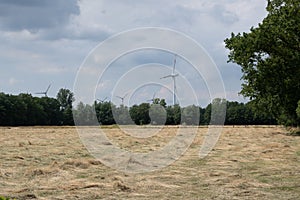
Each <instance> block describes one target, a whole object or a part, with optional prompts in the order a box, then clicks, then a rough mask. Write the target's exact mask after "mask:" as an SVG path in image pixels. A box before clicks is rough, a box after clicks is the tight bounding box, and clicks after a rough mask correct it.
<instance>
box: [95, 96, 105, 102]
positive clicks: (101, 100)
mask: <svg viewBox="0 0 300 200" xmlns="http://www.w3.org/2000/svg"><path fill="white" fill-rule="evenodd" d="M106 99H107V97H105V98H104V99H97V100H98V101H99V102H100V103H103V102H105V100H106Z"/></svg>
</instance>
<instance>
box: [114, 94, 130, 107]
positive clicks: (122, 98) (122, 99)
mask: <svg viewBox="0 0 300 200" xmlns="http://www.w3.org/2000/svg"><path fill="white" fill-rule="evenodd" d="M127 95H128V93H126V94H125V95H124V96H122V97H121V96H116V97H117V98H119V99H121V101H122V105H124V99H125V97H126V96H127Z"/></svg>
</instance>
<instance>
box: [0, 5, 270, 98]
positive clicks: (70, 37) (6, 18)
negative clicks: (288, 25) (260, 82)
mask: <svg viewBox="0 0 300 200" xmlns="http://www.w3.org/2000/svg"><path fill="white" fill-rule="evenodd" d="M265 7H266V1H262V0H247V1H246V0H210V1H204V0H186V1H182V0H160V1H158V0H151V1H150V0H145V1H138V0H114V1H111V0H101V1H94V0H78V1H77V0H68V1H65V0H51V1H48V0H24V1H18V0H0V43H1V46H0V69H1V71H0V72H1V73H0V91H1V92H5V93H12V94H18V93H21V92H28V93H34V92H37V91H41V90H43V89H45V88H47V86H48V84H49V83H52V85H53V86H52V87H51V88H50V90H49V96H55V95H56V93H57V91H58V90H59V88H62V87H66V88H72V87H73V83H74V80H75V76H76V72H77V70H78V69H79V67H80V65H81V63H82V62H83V60H84V58H85V57H86V56H87V55H88V54H89V52H90V51H91V50H92V49H93V48H95V46H96V45H97V44H99V43H100V42H102V41H103V40H104V39H106V38H108V37H109V36H112V35H113V34H117V33H119V32H121V31H125V30H128V29H133V28H139V27H149V26H150V27H151V26H154V27H164V28H170V29H174V30H176V31H179V32H182V33H184V34H186V35H188V36H190V37H192V38H193V39H195V40H196V41H197V42H198V43H200V44H201V45H202V46H203V47H204V48H205V49H206V51H207V52H208V53H209V54H210V56H211V57H212V59H213V60H214V61H215V63H216V64H217V66H218V68H219V70H220V72H221V75H222V77H223V80H224V83H225V89H226V92H227V97H228V99H231V100H242V98H241V97H237V93H238V91H239V90H240V84H241V81H240V77H241V72H240V68H239V67H238V66H235V65H233V64H227V63H226V61H227V53H228V52H227V51H226V49H225V48H224V44H223V41H224V39H225V38H226V37H229V36H230V33H231V32H243V31H249V29H250V27H251V26H257V24H258V23H259V22H261V21H262V19H263V18H264V17H265V16H266V11H265ZM158 54H159V53H157V52H156V53H153V52H152V54H151V55H153V56H154V57H153V58H155V59H156V62H158V63H161V64H165V65H171V64H172V57H171V56H169V57H168V56H164V57H163V58H162V57H161V56H159V55H158ZM133 57H134V56H133ZM153 58H152V59H153ZM148 61H149V55H148V56H147V55H146V56H145V58H143V57H142V58H141V56H138V57H136V59H135V60H134V61H132V60H129V59H128V60H127V62H128V63H130V64H134V65H141V64H145V63H146V62H148ZM124 62H126V60H124ZM179 63H180V61H179ZM182 63H184V62H183V61H182ZM124 64H125V63H124ZM132 67H134V66H132ZM178 68H180V66H179V65H178ZM112 79H113V78H112ZM108 82H109V80H106V81H105V83H106V85H107V83H108ZM104 85H105V84H104V83H103V84H102V87H103V88H104V89H103V91H102V93H101V94H99V95H101V96H108V95H109V94H110V93H109V91H108V90H107V91H105V87H104ZM151 96H152V94H149V97H151ZM99 98H100V97H99Z"/></svg>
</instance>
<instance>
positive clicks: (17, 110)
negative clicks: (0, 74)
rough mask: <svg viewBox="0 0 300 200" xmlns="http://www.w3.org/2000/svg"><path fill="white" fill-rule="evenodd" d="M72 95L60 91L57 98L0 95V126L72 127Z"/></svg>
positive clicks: (62, 90) (66, 90)
mask: <svg viewBox="0 0 300 200" xmlns="http://www.w3.org/2000/svg"><path fill="white" fill-rule="evenodd" d="M73 101H74V95H73V93H72V92H71V91H70V90H68V89H60V91H59V92H58V94H57V98H49V97H41V98H39V97H33V96H32V95H31V94H19V95H9V94H4V93H0V126H33V125H74V121H73V114H72V102H73Z"/></svg>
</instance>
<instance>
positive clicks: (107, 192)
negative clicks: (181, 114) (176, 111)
mask: <svg viewBox="0 0 300 200" xmlns="http://www.w3.org/2000/svg"><path fill="white" fill-rule="evenodd" d="M177 128H178V127H164V128H163V129H162V131H161V133H160V134H158V135H155V136H153V137H151V138H148V139H137V138H132V137H129V136H128V135H125V134H122V132H121V131H120V130H119V129H118V128H116V127H105V131H106V133H107V135H108V137H109V138H110V139H111V140H112V141H113V143H115V144H116V145H118V146H120V147H122V148H124V149H128V150H131V151H136V152H148V151H154V150H156V149H159V148H161V147H163V146H164V145H165V144H166V143H167V142H168V141H170V139H171V138H172V137H174V134H175V133H176V130H177ZM186 129H188V128H186ZM206 132H207V127H201V128H199V129H198V134H197V136H196V138H195V140H194V142H193V143H192V145H191V146H190V148H189V149H188V151H187V152H186V153H185V154H184V155H183V156H182V157H181V158H180V159H178V160H176V161H175V162H174V163H173V164H171V165H170V166H167V167H165V168H163V169H161V170H158V171H154V172H147V173H140V174H132V173H124V172H118V171H117V170H114V169H111V168H109V167H107V166H105V165H104V164H102V163H101V162H100V161H97V160H96V159H94V158H93V157H92V156H91V155H90V154H89V152H88V151H87V150H86V149H85V147H84V145H83V144H82V143H81V141H80V139H79V136H78V133H77V131H76V129H75V128H74V127H2V128H0V143H1V147H0V161H1V163H0V170H1V171H0V196H6V197H10V198H15V199H295V200H296V199H300V137H299V136H290V135H288V134H287V132H286V130H285V129H284V128H281V127H224V128H223V131H222V135H221V137H220V139H219V141H218V143H217V145H216V146H215V148H214V149H213V151H212V152H211V153H210V154H209V155H208V156H207V157H205V158H204V159H199V157H198V152H199V149H200V146H201V144H202V142H203V138H204V135H205V134H206Z"/></svg>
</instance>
